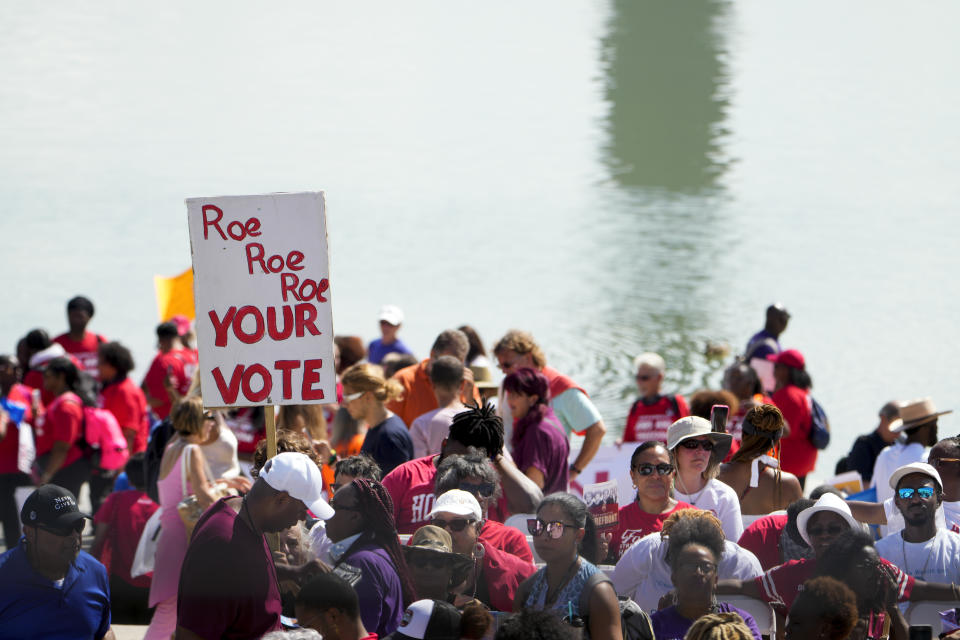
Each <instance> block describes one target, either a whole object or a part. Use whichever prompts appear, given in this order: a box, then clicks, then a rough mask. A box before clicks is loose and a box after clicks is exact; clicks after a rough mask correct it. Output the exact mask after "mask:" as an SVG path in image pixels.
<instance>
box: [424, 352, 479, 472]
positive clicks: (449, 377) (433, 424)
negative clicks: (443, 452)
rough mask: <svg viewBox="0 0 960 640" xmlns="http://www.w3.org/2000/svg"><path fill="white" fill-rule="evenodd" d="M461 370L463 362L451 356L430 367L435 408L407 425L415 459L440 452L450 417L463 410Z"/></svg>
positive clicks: (438, 360) (441, 357) (447, 431)
mask: <svg viewBox="0 0 960 640" xmlns="http://www.w3.org/2000/svg"><path fill="white" fill-rule="evenodd" d="M464 370H465V369H464V366H463V363H462V362H460V361H459V360H457V359H456V358H454V357H453V356H440V357H439V358H437V359H436V360H434V362H433V366H432V367H430V383H431V384H432V385H433V395H434V397H436V399H437V407H438V408H436V409H434V410H433V411H428V412H426V413H425V414H423V415H422V416H419V417H417V419H416V420H414V421H413V424H411V425H410V439H411V440H413V457H414V458H422V457H424V456H429V455H433V454H437V453H440V448H441V447H442V446H443V441H444V440H446V439H447V434H448V433H450V424H451V423H452V422H453V417H454V416H455V415H457V414H458V413H460V412H461V411H463V410H464V409H466V406H465V405H464V404H463V402H461V401H460V396H461V395H462V394H463V383H464V380H463V372H464Z"/></svg>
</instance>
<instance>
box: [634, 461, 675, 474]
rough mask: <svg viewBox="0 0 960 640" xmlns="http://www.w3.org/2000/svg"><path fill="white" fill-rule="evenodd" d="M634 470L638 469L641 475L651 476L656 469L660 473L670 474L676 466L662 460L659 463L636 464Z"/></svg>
mask: <svg viewBox="0 0 960 640" xmlns="http://www.w3.org/2000/svg"><path fill="white" fill-rule="evenodd" d="M633 470H634V471H636V472H637V475H639V476H649V475H651V474H652V473H653V472H654V471H656V472H657V474H658V475H661V476H668V475H670V474H671V473H673V472H674V467H673V465H672V464H667V463H666V462H661V463H660V464H657V465H653V464H650V463H648V462H644V463H643V464H638V465H637V466H635V467H634V468H633Z"/></svg>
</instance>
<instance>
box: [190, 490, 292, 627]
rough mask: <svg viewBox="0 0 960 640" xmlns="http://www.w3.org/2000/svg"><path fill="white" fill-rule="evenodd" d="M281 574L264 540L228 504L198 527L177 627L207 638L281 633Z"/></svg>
mask: <svg viewBox="0 0 960 640" xmlns="http://www.w3.org/2000/svg"><path fill="white" fill-rule="evenodd" d="M280 612H281V603H280V589H279V587H278V585H277V570H276V568H275V567H274V565H273V557H272V554H271V553H270V547H268V546H267V540H266V538H265V537H264V536H262V535H259V534H257V533H255V532H254V531H253V530H252V529H251V528H250V526H249V525H248V524H247V523H246V522H245V521H244V520H243V518H240V517H239V516H238V515H237V512H236V511H234V510H233V508H232V507H231V506H230V505H229V504H227V503H226V502H225V501H224V500H219V501H218V502H216V503H214V505H213V506H211V507H210V508H209V509H207V511H206V513H204V514H203V515H202V516H201V517H200V520H199V521H198V522H197V528H196V529H195V530H194V532H193V537H192V538H191V539H190V546H189V547H188V548H187V555H186V557H185V558H184V559H183V567H182V569H181V570H180V586H179V589H178V590H177V625H178V626H181V627H183V628H184V629H189V630H190V631H192V632H193V633H195V634H197V635H198V636H200V637H203V638H229V639H232V638H238V639H239V638H259V637H260V636H262V635H264V634H265V633H267V632H268V631H279V630H280Z"/></svg>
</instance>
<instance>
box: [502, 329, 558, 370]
mask: <svg viewBox="0 0 960 640" xmlns="http://www.w3.org/2000/svg"><path fill="white" fill-rule="evenodd" d="M504 351H513V352H514V353H516V354H517V355H520V356H522V355H524V354H527V353H529V354H530V358H531V359H532V360H533V365H534V366H535V367H536V368H537V369H543V368H544V367H545V366H547V356H545V355H544V354H543V349H541V348H540V346H539V345H538V344H537V342H536V341H535V340H534V339H533V336H532V335H531V334H529V333H527V332H526V331H520V330H519V329H511V330H510V331H507V333H506V335H504V336H503V337H502V338H500V339H499V340H498V341H497V344H495V345H493V354H494V355H500V354H501V353H503V352H504Z"/></svg>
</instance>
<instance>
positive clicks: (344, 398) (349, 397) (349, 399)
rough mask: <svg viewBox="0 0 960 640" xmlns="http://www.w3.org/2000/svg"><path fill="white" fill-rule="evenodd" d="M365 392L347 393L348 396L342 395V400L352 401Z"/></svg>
mask: <svg viewBox="0 0 960 640" xmlns="http://www.w3.org/2000/svg"><path fill="white" fill-rule="evenodd" d="M365 393H366V391H357V392H356V393H351V394H350V395H348V396H343V401H344V402H353V401H354V400H356V399H357V398H359V397H360V396H362V395H363V394H365Z"/></svg>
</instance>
